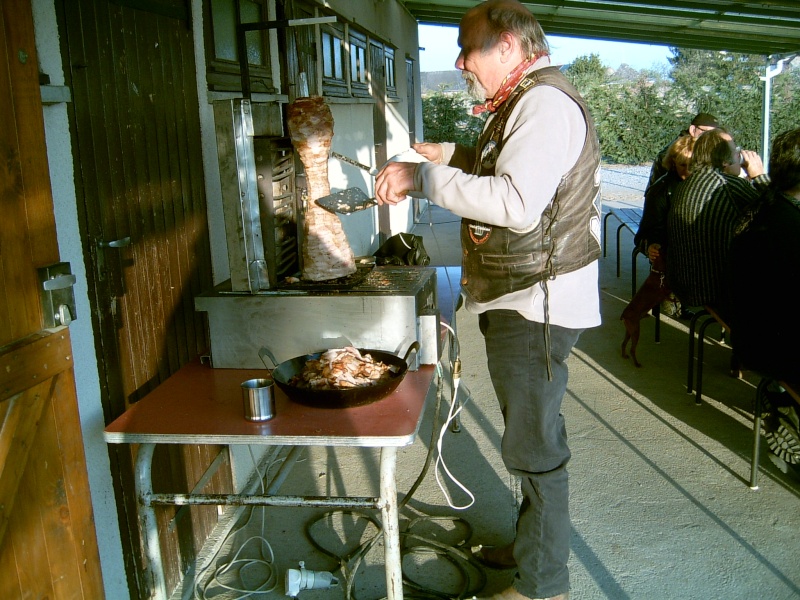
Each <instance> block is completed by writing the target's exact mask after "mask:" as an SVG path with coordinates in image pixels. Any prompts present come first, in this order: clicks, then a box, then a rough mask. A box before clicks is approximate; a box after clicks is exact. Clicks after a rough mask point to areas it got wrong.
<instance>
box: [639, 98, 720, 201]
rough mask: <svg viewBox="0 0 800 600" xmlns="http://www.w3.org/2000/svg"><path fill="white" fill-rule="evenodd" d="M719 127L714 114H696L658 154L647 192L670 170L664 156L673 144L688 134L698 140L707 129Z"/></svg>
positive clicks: (651, 171)
mask: <svg viewBox="0 0 800 600" xmlns="http://www.w3.org/2000/svg"><path fill="white" fill-rule="evenodd" d="M717 127H719V123H718V122H717V118H716V117H715V116H714V115H710V114H708V113H699V114H697V115H695V117H694V119H692V122H691V123H689V127H687V128H686V129H684V130H683V131H681V133H680V135H679V136H678V137H677V138H675V139H674V140H672V141H671V142H670V143H669V144H668V145H666V146H664V148H662V149H661V150H660V151H659V153H658V156H656V159H655V160H654V161H653V168H652V169H651V170H650V178H649V179H648V181H647V188H645V193H647V190H648V189H650V186H651V185H653V184H654V183H655V182H656V181H658V180H659V179H660V178H661V177H663V176H664V175H666V173H667V171H668V170H669V167H667V165H666V164H664V158H665V157H666V156H667V152H669V148H670V146H672V144H674V143H675V142H676V141H677V140H678V139H680V138H682V137H683V136H686V135H688V136H691V137H692V139H694V140H696V139H697V138H699V137H700V136H701V135H703V134H704V133H705V132H706V131H711V130H712V129H716V128H717Z"/></svg>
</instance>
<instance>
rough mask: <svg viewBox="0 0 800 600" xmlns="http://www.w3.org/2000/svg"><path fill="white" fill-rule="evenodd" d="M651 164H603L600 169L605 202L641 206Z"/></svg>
mask: <svg viewBox="0 0 800 600" xmlns="http://www.w3.org/2000/svg"><path fill="white" fill-rule="evenodd" d="M649 178H650V165H649V164H648V165H603V167H602V169H601V171H600V181H601V185H602V194H603V203H604V204H609V203H620V204H632V205H637V206H641V205H642V204H643V203H644V197H643V193H644V188H645V187H646V186H647V180H648V179H649Z"/></svg>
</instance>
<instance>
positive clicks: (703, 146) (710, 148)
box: [691, 127, 733, 173]
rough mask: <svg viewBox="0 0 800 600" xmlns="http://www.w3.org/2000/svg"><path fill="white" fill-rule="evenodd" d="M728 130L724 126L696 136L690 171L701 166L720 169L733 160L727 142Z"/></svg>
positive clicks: (696, 169) (729, 135) (694, 170)
mask: <svg viewBox="0 0 800 600" xmlns="http://www.w3.org/2000/svg"><path fill="white" fill-rule="evenodd" d="M730 137H731V134H730V132H729V131H728V130H727V129H725V128H724V127H718V128H717V129H712V130H711V131H706V132H705V133H704V134H703V135H701V136H700V137H699V138H697V141H696V142H695V144H694V151H693V152H692V165H691V171H692V173H694V172H696V171H698V170H700V169H701V168H703V167H713V168H715V169H722V168H723V167H725V165H729V164H731V163H732V162H733V151H732V150H731V145H730V144H729V143H728V138H730Z"/></svg>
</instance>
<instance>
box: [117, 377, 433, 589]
mask: <svg viewBox="0 0 800 600" xmlns="http://www.w3.org/2000/svg"><path fill="white" fill-rule="evenodd" d="M434 373H435V368H434V366H432V365H423V366H421V367H420V368H419V370H417V371H408V372H407V374H406V376H405V378H404V379H403V381H402V382H401V383H400V385H399V386H398V388H397V389H396V390H395V391H394V392H393V393H392V394H390V395H389V396H387V397H386V398H384V399H382V400H380V401H378V402H375V403H373V404H370V405H367V406H360V407H354V408H346V409H321V408H311V407H306V406H303V405H300V404H297V403H294V402H291V401H290V400H289V399H288V398H287V397H286V396H285V395H284V394H283V393H282V392H281V391H280V390H278V389H276V413H277V414H276V417H275V418H273V419H271V420H270V421H265V422H261V423H254V422H249V421H246V420H245V419H244V417H243V408H242V400H241V392H240V383H241V382H242V381H245V380H247V379H250V378H253V377H258V376H263V374H264V371H263V370H254V369H214V368H212V367H210V366H208V365H201V364H200V363H199V361H195V362H192V363H189V364H187V365H186V366H184V367H183V368H182V369H180V370H179V371H178V372H177V373H175V374H174V375H172V376H171V377H169V378H168V379H167V380H166V381H164V383H162V384H161V385H160V386H159V387H158V388H156V389H155V390H154V391H153V392H151V393H150V394H148V395H147V396H145V397H144V398H143V399H142V400H140V401H139V402H137V403H136V404H134V405H133V406H131V408H129V409H128V410H127V411H126V412H125V413H124V414H123V415H121V416H120V417H119V418H117V419H116V420H115V421H114V422H112V423H111V424H110V425H109V426H108V427H106V429H105V431H104V437H105V440H106V442H108V443H111V444H134V443H136V444H141V446H140V447H139V450H138V454H137V458H136V466H135V468H136V492H137V507H138V512H139V519H140V523H141V527H142V530H143V532H142V534H143V544H144V550H145V553H146V558H147V565H146V577H147V580H148V582H149V583H150V584H151V590H152V595H153V597H154V598H157V599H159V600H166V599H167V598H168V594H167V589H166V581H165V578H164V570H163V565H162V561H161V547H160V542H159V537H158V528H157V526H156V517H155V506H157V505H165V504H166V505H176V506H184V505H194V504H213V505H241V504H252V505H266V506H289V507H292V506H319V507H343V508H359V507H361V508H377V509H380V511H381V517H382V523H383V535H384V547H385V555H384V559H385V565H386V587H387V596H388V598H389V600H402V598H403V580H402V569H401V563H400V531H399V523H398V519H399V514H398V503H397V486H396V478H395V474H396V469H397V448H399V447H403V446H408V445H410V444H412V443H413V442H414V440H415V439H416V436H417V432H418V430H419V425H420V422H421V420H422V414H423V409H424V406H425V402H426V399H427V396H428V392H429V390H430V388H431V384H432V382H433V379H434ZM156 444H224V445H232V444H259V445H285V446H353V447H373V448H380V449H381V452H380V485H379V487H380V491H379V496H378V497H377V498H363V497H349V496H347V497H328V496H326V497H301V496H280V495H272V494H261V495H254V494H197V493H190V494H161V493H159V494H156V493H154V492H153V488H152V478H151V473H152V459H153V453H154V450H155V446H156Z"/></svg>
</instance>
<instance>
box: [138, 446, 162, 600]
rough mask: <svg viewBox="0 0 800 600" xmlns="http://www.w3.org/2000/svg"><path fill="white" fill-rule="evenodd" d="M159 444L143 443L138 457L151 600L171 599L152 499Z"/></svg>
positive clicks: (139, 493)
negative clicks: (154, 461)
mask: <svg viewBox="0 0 800 600" xmlns="http://www.w3.org/2000/svg"><path fill="white" fill-rule="evenodd" d="M155 447H156V445H155V444H140V445H139V452H138V453H137V455H136V497H137V500H138V503H139V522H140V523H141V529H142V544H143V545H144V553H145V560H146V561H147V562H146V564H145V566H144V569H145V571H144V573H145V581H146V585H148V586H149V587H150V597H151V598H153V599H154V600H167V582H166V580H165V578H164V567H163V564H162V562H161V545H160V542H159V541H158V522H157V521H156V513H155V510H154V509H153V505H152V504H151V503H150V498H151V496H152V494H153V479H152V466H153V452H154V451H155Z"/></svg>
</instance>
